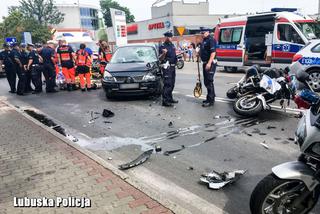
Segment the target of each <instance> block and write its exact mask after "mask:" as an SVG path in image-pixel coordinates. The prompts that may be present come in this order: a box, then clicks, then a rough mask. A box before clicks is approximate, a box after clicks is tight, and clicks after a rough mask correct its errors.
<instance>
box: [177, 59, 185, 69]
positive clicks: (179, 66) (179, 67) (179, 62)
mask: <svg viewBox="0 0 320 214" xmlns="http://www.w3.org/2000/svg"><path fill="white" fill-rule="evenodd" d="M183 67H184V61H182V60H178V62H177V68H178V69H182V68H183Z"/></svg>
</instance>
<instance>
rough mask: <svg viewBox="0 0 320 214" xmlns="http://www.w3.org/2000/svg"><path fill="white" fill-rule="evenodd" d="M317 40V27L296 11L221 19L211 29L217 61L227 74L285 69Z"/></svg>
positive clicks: (319, 31)
mask: <svg viewBox="0 0 320 214" xmlns="http://www.w3.org/2000/svg"><path fill="white" fill-rule="evenodd" d="M317 38H320V25H319V24H318V23H317V22H316V21H315V20H313V19H312V18H311V17H309V16H305V15H303V14H300V13H298V12H297V10H296V9H281V8H274V9H272V10H271V12H266V13H259V14H255V15H249V16H240V17H233V18H226V19H221V20H220V22H219V23H218V25H217V27H216V29H215V39H216V40H217V60H218V65H219V66H224V67H225V69H226V70H227V71H229V70H232V71H236V70H237V69H238V68H239V67H245V66H251V65H253V64H259V65H260V66H261V67H275V68H285V67H287V66H289V65H290V64H291V62H292V58H293V56H294V55H295V54H296V53H297V52H298V51H299V50H300V49H302V48H303V47H304V46H305V45H306V44H307V43H308V41H309V40H312V39H317Z"/></svg>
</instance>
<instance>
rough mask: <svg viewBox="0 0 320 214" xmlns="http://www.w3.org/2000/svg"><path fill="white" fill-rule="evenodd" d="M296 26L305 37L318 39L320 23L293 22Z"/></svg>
mask: <svg viewBox="0 0 320 214" xmlns="http://www.w3.org/2000/svg"><path fill="white" fill-rule="evenodd" d="M295 24H296V25H297V27H298V28H299V29H300V30H301V31H302V33H303V35H305V37H307V39H309V40H310V39H319V38H320V25H319V23H316V22H304V23H301V22H300V23H298V22H296V23H295Z"/></svg>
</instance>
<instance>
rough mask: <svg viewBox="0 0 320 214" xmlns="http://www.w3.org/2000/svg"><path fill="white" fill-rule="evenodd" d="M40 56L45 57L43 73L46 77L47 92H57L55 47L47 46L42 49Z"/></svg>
mask: <svg viewBox="0 0 320 214" xmlns="http://www.w3.org/2000/svg"><path fill="white" fill-rule="evenodd" d="M40 56H41V57H42V58H43V75H44V77H45V79H46V92H48V93H50V92H55V90H54V86H55V82H56V72H55V67H54V62H53V61H52V58H53V57H54V49H52V48H50V47H45V48H43V49H42V50H41V52H40Z"/></svg>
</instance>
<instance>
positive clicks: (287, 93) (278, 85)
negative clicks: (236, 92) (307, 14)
mask: <svg viewBox="0 0 320 214" xmlns="http://www.w3.org/2000/svg"><path fill="white" fill-rule="evenodd" d="M294 94H295V91H293V90H292V88H291V87H290V85H289V81H288V79H287V78H286V72H284V71H282V70H277V69H269V70H267V71H265V72H264V73H263V74H262V78H261V80H260V82H259V84H258V86H257V87H254V88H253V89H252V91H250V93H247V94H246V95H244V96H241V97H239V98H238V99H237V100H236V101H235V102H234V105H233V110H234V111H235V112H236V113H237V114H239V115H242V116H246V117H253V116H256V115H258V114H259V113H260V112H261V111H263V110H267V109H268V108H270V106H269V104H270V103H272V102H274V101H276V100H281V101H280V105H281V107H282V108H283V109H285V108H286V102H285V100H287V103H288V104H287V105H289V102H290V99H291V98H292V97H293V96H294Z"/></svg>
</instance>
